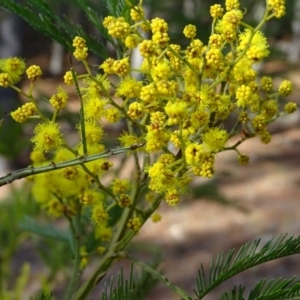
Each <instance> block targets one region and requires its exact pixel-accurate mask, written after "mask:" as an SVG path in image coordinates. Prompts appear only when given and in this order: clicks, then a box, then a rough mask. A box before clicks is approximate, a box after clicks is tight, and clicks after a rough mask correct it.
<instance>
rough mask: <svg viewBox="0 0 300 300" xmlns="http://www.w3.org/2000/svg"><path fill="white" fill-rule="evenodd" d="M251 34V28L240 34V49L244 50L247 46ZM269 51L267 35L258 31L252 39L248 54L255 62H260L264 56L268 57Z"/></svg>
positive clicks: (238, 48)
mask: <svg viewBox="0 0 300 300" xmlns="http://www.w3.org/2000/svg"><path fill="white" fill-rule="evenodd" d="M251 35H252V31H251V30H250V29H246V30H245V31H244V32H242V33H241V34H240V35H239V46H238V47H237V50H238V51H243V50H244V49H245V48H246V47H247V45H248V42H249V38H250V36H251ZM269 53H270V51H269V45H268V42H267V39H266V37H265V36H264V35H263V33H262V32H261V31H257V32H256V33H255V35H254V37H253V38H252V40H251V43H250V47H249V48H248V50H247V51H246V56H247V57H248V59H249V60H251V61H252V62H254V63H255V62H260V61H261V60H262V59H263V58H265V57H267V56H268V55H269Z"/></svg>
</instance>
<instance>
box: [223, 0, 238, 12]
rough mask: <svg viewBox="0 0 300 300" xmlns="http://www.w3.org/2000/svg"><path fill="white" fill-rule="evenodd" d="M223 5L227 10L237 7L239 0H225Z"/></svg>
mask: <svg viewBox="0 0 300 300" xmlns="http://www.w3.org/2000/svg"><path fill="white" fill-rule="evenodd" d="M225 6H226V10H227V11H228V10H234V9H238V8H239V7H240V1H239V0H226V1H225Z"/></svg>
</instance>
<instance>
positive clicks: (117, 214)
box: [107, 205, 124, 227]
mask: <svg viewBox="0 0 300 300" xmlns="http://www.w3.org/2000/svg"><path fill="white" fill-rule="evenodd" d="M123 211H124V208H122V207H120V206H119V205H115V206H114V207H113V208H111V209H110V210H109V212H108V214H109V219H108V222H107V226H108V227H112V226H114V225H115V224H116V223H117V222H118V221H119V220H120V218H121V216H122V213H123Z"/></svg>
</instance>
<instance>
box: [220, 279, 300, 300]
mask: <svg viewBox="0 0 300 300" xmlns="http://www.w3.org/2000/svg"><path fill="white" fill-rule="evenodd" d="M244 291H245V287H241V286H239V290H238V292H237V287H236V286H235V287H234V288H233V289H232V291H231V294H230V293H227V292H226V293H224V294H223V295H222V297H221V300H243V299H245V298H244ZM299 297H300V280H297V281H295V277H292V278H290V279H282V278H279V279H277V280H271V281H269V282H268V281H267V279H262V280H260V281H259V282H258V283H257V284H256V285H255V287H254V288H253V289H252V290H251V291H250V293H249V296H248V300H277V299H285V300H292V299H299Z"/></svg>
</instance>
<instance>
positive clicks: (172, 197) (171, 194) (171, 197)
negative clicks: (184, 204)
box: [165, 190, 179, 206]
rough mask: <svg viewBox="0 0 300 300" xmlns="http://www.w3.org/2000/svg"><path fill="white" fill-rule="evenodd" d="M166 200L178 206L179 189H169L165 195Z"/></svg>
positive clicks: (170, 204)
mask: <svg viewBox="0 0 300 300" xmlns="http://www.w3.org/2000/svg"><path fill="white" fill-rule="evenodd" d="M165 200H166V202H167V203H168V205H169V206H177V204H178V202H179V193H178V191H177V190H168V191H167V193H166V195H165Z"/></svg>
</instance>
